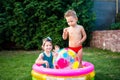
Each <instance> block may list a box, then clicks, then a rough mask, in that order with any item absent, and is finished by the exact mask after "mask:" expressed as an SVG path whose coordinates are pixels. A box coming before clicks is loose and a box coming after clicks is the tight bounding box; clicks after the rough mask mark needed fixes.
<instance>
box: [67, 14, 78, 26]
mask: <svg viewBox="0 0 120 80" xmlns="http://www.w3.org/2000/svg"><path fill="white" fill-rule="evenodd" d="M66 21H67V23H68V25H69V26H72V27H74V26H76V24H77V18H75V17H73V16H69V17H66Z"/></svg>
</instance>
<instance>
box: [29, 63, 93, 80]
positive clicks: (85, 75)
mask: <svg viewBox="0 0 120 80" xmlns="http://www.w3.org/2000/svg"><path fill="white" fill-rule="evenodd" d="M82 65H83V66H84V67H83V68H78V69H50V68H44V67H43V66H40V65H37V64H34V65H33V67H32V71H31V74H32V80H94V76H95V71H94V65H93V64H92V63H90V62H87V61H83V62H82Z"/></svg>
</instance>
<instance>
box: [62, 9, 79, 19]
mask: <svg viewBox="0 0 120 80" xmlns="http://www.w3.org/2000/svg"><path fill="white" fill-rule="evenodd" d="M69 16H73V17H75V18H77V15H76V12H75V11H74V10H68V11H67V12H66V13H65V14H64V17H65V18H66V17H69Z"/></svg>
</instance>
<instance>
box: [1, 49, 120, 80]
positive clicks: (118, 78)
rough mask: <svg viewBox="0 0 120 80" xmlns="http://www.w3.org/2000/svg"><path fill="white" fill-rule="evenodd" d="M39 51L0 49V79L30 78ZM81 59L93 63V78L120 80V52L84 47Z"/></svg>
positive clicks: (25, 79)
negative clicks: (94, 74)
mask: <svg viewBox="0 0 120 80" xmlns="http://www.w3.org/2000/svg"><path fill="white" fill-rule="evenodd" d="M39 53H40V51H1V52H0V80H31V70H32V65H33V64H34V61H35V59H36V58H37V57H38V55H39ZM83 60H84V61H88V62H91V63H93V64H94V66H95V72H96V76H95V80H120V63H119V61H120V53H116V52H111V51H107V50H101V49H96V48H84V50H83Z"/></svg>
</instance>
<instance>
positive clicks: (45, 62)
mask: <svg viewBox="0 0 120 80" xmlns="http://www.w3.org/2000/svg"><path fill="white" fill-rule="evenodd" d="M52 48H53V45H52V39H51V38H50V37H47V38H45V39H43V44H42V49H43V52H42V53H41V54H40V55H39V57H38V58H37V59H36V61H35V63H36V64H42V66H43V67H46V68H53V55H52Z"/></svg>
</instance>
